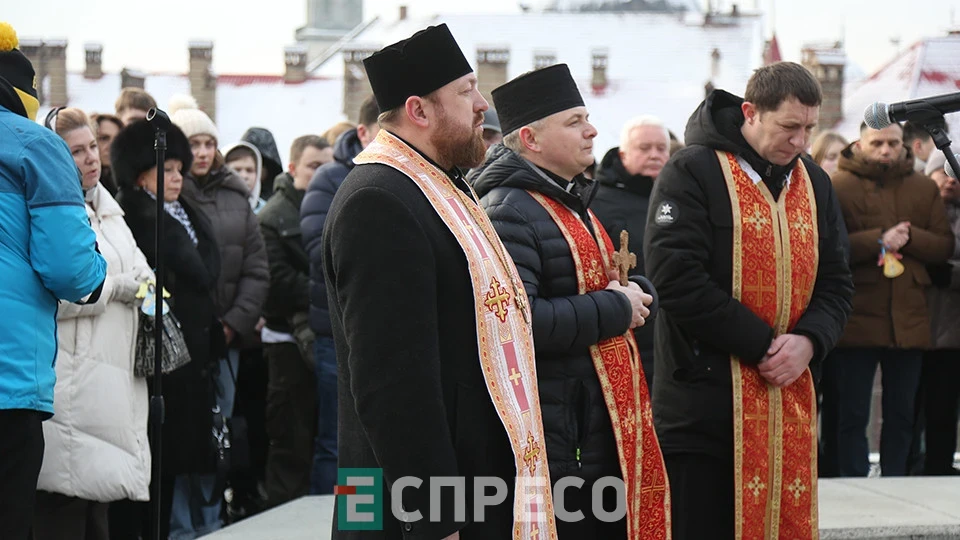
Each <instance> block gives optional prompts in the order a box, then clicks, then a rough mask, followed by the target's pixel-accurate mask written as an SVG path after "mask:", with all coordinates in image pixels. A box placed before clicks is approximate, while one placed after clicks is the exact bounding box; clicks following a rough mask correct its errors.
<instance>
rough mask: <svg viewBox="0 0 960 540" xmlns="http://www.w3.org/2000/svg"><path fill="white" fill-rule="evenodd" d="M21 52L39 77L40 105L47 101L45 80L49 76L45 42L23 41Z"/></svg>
mask: <svg viewBox="0 0 960 540" xmlns="http://www.w3.org/2000/svg"><path fill="white" fill-rule="evenodd" d="M20 52H22V53H23V55H24V56H26V57H27V60H30V63H31V64H33V71H34V73H36V77H37V99H38V100H39V101H40V103H43V102H44V100H45V96H44V93H43V78H44V77H46V76H47V70H46V60H45V58H44V57H45V54H44V52H45V51H44V49H43V41H42V40H39V39H21V40H20Z"/></svg>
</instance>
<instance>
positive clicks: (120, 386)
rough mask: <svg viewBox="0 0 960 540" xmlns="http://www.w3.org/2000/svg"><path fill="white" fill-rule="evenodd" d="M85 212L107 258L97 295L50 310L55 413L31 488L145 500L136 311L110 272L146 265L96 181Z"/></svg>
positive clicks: (143, 398) (143, 391)
mask: <svg viewBox="0 0 960 540" xmlns="http://www.w3.org/2000/svg"><path fill="white" fill-rule="evenodd" d="M94 189H95V192H94V193H93V198H92V201H90V202H88V203H87V217H89V218H90V225H91V227H92V228H93V230H94V231H95V232H96V233H97V245H98V247H99V249H100V253H101V254H102V255H103V258H104V259H106V261H107V279H106V281H105V282H104V286H103V292H102V294H101V297H100V300H99V301H98V302H96V303H94V304H90V305H84V306H79V305H76V304H72V303H69V302H61V303H60V307H59V311H58V313H57V341H58V351H57V364H56V372H57V384H56V387H55V388H54V416H53V418H52V419H50V420H48V421H46V422H44V423H43V438H44V441H45V443H46V449H45V451H44V453H43V466H42V467H41V469H40V478H39V479H38V482H37V489H40V490H44V491H51V492H54V493H60V494H63V495H68V496H71V497H79V498H81V499H86V500H91V501H100V502H108V501H116V500H120V499H132V500H136V501H146V500H149V496H150V489H149V486H150V446H149V443H148V441H147V413H148V410H149V403H148V399H149V398H148V394H147V383H146V380H145V379H141V378H136V377H134V376H133V354H134V346H135V343H136V337H137V327H138V324H139V318H138V317H139V316H138V314H137V309H138V308H137V307H135V306H134V305H132V304H125V303H122V302H115V301H110V298H111V296H112V291H113V284H114V283H115V282H114V281H113V279H112V278H113V277H114V276H116V275H118V274H121V273H126V272H131V271H135V270H136V271H139V272H141V273H143V274H145V275H149V276H152V273H151V272H150V267H149V266H148V265H147V261H146V259H145V258H144V256H143V253H141V252H140V250H139V249H138V248H137V243H136V241H135V240H134V239H133V235H132V234H131V233H130V229H129V228H128V227H127V224H126V222H125V221H124V219H123V210H121V209H120V205H118V204H117V202H116V201H114V200H113V197H111V196H110V193H109V192H108V191H107V190H106V188H104V187H103V186H102V185H101V184H98V185H97V187H96V188H94Z"/></svg>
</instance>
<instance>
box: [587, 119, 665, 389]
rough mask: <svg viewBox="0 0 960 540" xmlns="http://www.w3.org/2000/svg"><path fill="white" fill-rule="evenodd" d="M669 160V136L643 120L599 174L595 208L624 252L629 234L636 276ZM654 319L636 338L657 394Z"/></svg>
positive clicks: (628, 128)
mask: <svg viewBox="0 0 960 540" xmlns="http://www.w3.org/2000/svg"><path fill="white" fill-rule="evenodd" d="M669 158H670V132H669V131H667V128H666V127H665V126H664V125H663V123H662V122H660V120H658V119H657V118H656V117H653V116H639V117H637V118H634V119H632V120H630V121H629V122H627V124H626V125H625V126H623V131H621V132H620V146H619V147H617V148H611V149H610V151H608V152H607V154H606V155H605V156H603V160H601V161H600V169H599V171H598V173H597V182H598V183H599V184H600V187H599V188H598V189H597V196H596V198H595V199H594V200H593V203H591V204H590V209H591V210H593V212H594V213H595V214H597V217H598V218H600V223H601V224H603V228H604V229H606V231H607V235H609V236H610V240H611V241H612V242H613V249H615V250H619V249H620V231H624V230H625V231H627V232H629V233H630V245H629V246H627V248H628V249H629V250H630V251H631V252H632V253H635V254H636V255H637V266H636V267H635V268H633V269H632V270H630V275H631V276H634V275H636V276H642V275H644V273H645V266H644V264H643V233H644V230H645V229H646V226H647V207H649V206H650V192H651V191H652V190H653V181H654V180H656V179H657V175H658V174H660V169H662V168H663V166H664V164H666V162H667V159H669ZM655 322H656V319H655V318H650V319H648V320H647V321H646V324H644V325H643V326H638V327H637V328H634V329H633V337H634V338H635V339H636V340H637V347H639V348H640V361H641V362H642V363H643V376H644V377H645V378H646V381H647V387H648V388H650V389H651V391H652V389H653V329H654V323H655Z"/></svg>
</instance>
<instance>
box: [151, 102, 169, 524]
mask: <svg viewBox="0 0 960 540" xmlns="http://www.w3.org/2000/svg"><path fill="white" fill-rule="evenodd" d="M147 122H149V123H150V124H151V125H152V126H153V127H154V142H153V148H154V150H155V151H156V154H157V155H156V158H157V193H156V195H157V221H156V235H157V237H156V244H155V250H156V261H155V262H156V268H155V269H154V273H155V274H156V288H155V289H154V295H155V296H154V308H153V316H154V320H155V324H154V334H153V339H154V344H153V392H152V395H151V396H150V436H151V439H152V441H153V448H152V450H151V452H152V465H153V473H152V475H151V478H152V479H153V482H152V483H153V489H152V493H151V494H150V508H151V512H152V514H151V516H152V519H151V522H152V526H153V538H154V540H160V490H161V487H160V486H161V481H160V463H161V448H162V445H161V439H162V437H163V435H162V429H163V419H164V418H163V417H164V403H163V394H162V385H161V375H162V371H161V366H162V364H163V268H164V266H163V213H164V208H163V202H164V197H163V193H164V188H163V176H164V175H163V169H164V166H163V165H164V162H166V160H167V159H166V152H167V130H168V129H169V128H170V117H168V116H167V113H165V112H163V111H161V110H160V109H156V108H154V109H150V110H149V111H148V112H147Z"/></svg>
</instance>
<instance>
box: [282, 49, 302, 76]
mask: <svg viewBox="0 0 960 540" xmlns="http://www.w3.org/2000/svg"><path fill="white" fill-rule="evenodd" d="M283 63H284V65H285V66H286V70H285V71H284V72H283V82H284V83H286V84H299V83H302V82H304V81H306V80H307V48H306V47H303V46H301V45H293V46H291V47H286V48H284V49H283Z"/></svg>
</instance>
